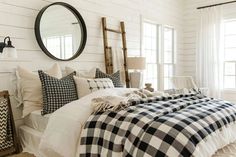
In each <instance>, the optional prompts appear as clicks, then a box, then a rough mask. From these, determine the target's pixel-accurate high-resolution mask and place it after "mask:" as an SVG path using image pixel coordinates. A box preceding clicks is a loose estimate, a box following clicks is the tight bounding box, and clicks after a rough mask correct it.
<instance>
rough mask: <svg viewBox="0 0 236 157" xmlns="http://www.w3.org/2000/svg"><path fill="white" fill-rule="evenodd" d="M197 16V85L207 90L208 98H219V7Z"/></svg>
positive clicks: (220, 83)
mask: <svg viewBox="0 0 236 157" xmlns="http://www.w3.org/2000/svg"><path fill="white" fill-rule="evenodd" d="M199 15H200V17H199V22H198V24H199V27H198V30H197V52H196V54H197V62H196V67H197V68H196V78H197V83H198V86H200V87H207V88H208V89H209V96H211V97H215V98H220V97H221V89H222V83H223V74H222V71H223V70H222V69H223V64H222V59H223V56H222V50H221V43H222V38H221V29H222V28H221V20H222V18H221V17H222V15H221V7H211V8H206V9H201V10H199Z"/></svg>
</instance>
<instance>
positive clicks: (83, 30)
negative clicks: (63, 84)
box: [34, 2, 87, 61]
mask: <svg viewBox="0 0 236 157" xmlns="http://www.w3.org/2000/svg"><path fill="white" fill-rule="evenodd" d="M53 5H61V6H63V7H65V8H67V9H68V10H69V11H71V12H72V13H73V14H74V15H75V17H76V18H77V20H78V21H79V24H80V26H81V39H82V40H81V42H80V46H79V48H78V50H77V52H76V53H75V54H74V55H73V56H72V57H71V58H68V59H60V58H57V57H55V56H53V55H52V54H51V53H50V52H49V51H48V50H47V48H46V47H45V46H44V44H43V41H42V38H41V34H40V21H41V18H42V15H43V13H44V12H45V11H46V10H47V9H48V8H49V7H50V6H53ZM34 31H35V36H36V40H37V42H38V44H39V47H40V48H41V49H42V51H43V52H44V53H45V54H46V55H47V56H49V57H50V58H52V59H54V60H59V61H70V60H73V59H75V58H77V57H78V56H79V55H80V54H81V53H82V52H83V50H84V47H85V44H86V41H87V29H86V25H85V22H84V19H83V18H82V16H81V15H80V13H79V12H78V11H77V10H76V9H75V8H74V7H73V6H71V5H69V4H67V3H64V2H55V3H52V4H50V5H48V6H46V7H44V8H42V9H41V10H40V12H39V13H38V15H37V18H36V21H35V25H34Z"/></svg>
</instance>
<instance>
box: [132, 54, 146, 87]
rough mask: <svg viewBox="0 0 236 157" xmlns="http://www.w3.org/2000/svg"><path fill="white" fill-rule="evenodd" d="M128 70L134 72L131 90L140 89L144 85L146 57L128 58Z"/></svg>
mask: <svg viewBox="0 0 236 157" xmlns="http://www.w3.org/2000/svg"><path fill="white" fill-rule="evenodd" d="M127 64H128V69H130V70H134V71H133V72H130V85H131V88H140V87H141V85H142V70H145V68H146V58H145V57H128V58H127Z"/></svg>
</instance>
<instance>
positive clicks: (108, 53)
mask: <svg viewBox="0 0 236 157" xmlns="http://www.w3.org/2000/svg"><path fill="white" fill-rule="evenodd" d="M102 29H103V44H104V56H105V67H106V73H107V74H112V73H113V62H112V48H111V47H110V46H109V44H108V37H107V33H108V32H112V33H117V34H121V36H122V46H123V48H122V50H123V56H124V71H125V82H126V88H130V83H129V73H128V67H127V44H126V32H125V23H124V22H123V21H122V22H120V30H114V29H110V28H108V27H107V22H106V18H105V17H102Z"/></svg>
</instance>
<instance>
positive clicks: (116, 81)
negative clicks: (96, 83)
mask: <svg viewBox="0 0 236 157" xmlns="http://www.w3.org/2000/svg"><path fill="white" fill-rule="evenodd" d="M95 78H109V79H111V80H112V82H113V84H114V86H115V87H124V85H123V84H122V83H121V80H120V71H119V70H118V71H117V72H115V73H113V74H111V75H109V74H106V73H104V72H102V71H101V70H99V69H98V68H97V69H96V75H95Z"/></svg>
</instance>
